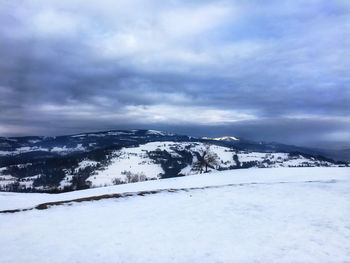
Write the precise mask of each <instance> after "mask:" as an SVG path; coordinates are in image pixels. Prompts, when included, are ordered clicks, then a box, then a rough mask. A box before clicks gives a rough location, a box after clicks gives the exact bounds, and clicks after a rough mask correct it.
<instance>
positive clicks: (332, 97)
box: [0, 0, 350, 146]
mask: <svg viewBox="0 0 350 263" xmlns="http://www.w3.org/2000/svg"><path fill="white" fill-rule="evenodd" d="M131 128H145V129H147V128H153V129H161V130H167V131H171V132H179V133H187V134H190V135H195V136H222V135H233V136H240V137H245V138H250V139H255V140H265V141H280V142H285V143H293V144H297V145H309V146H329V145H347V146H348V145H350V142H349V141H350V2H349V1H348V0H334V1H329V0H302V1H301V0H282V1H281V0H264V1H261V0H231V1H226V0H222V1H221V0H218V1H207V0H192V1H189V0H186V1H185V0H183V1H177V0H169V1H164V0H128V1H125V0H124V1H119V0H99V1H95V0H51V1H47V0H0V136H16V135H34V134H36V135H59V134H71V133H77V132H86V131H98V130H106V129H131Z"/></svg>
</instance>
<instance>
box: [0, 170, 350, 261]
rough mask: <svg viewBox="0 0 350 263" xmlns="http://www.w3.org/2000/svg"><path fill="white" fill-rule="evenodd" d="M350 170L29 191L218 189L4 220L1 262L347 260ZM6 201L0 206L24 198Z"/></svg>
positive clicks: (238, 173)
mask: <svg viewBox="0 0 350 263" xmlns="http://www.w3.org/2000/svg"><path fill="white" fill-rule="evenodd" d="M349 171H350V169H349V168H275V169H248V170H234V171H225V172H220V173H211V174H205V175H197V176H187V177H182V178H176V179H168V180H159V181H151V182H143V183H136V184H130V185H120V186H113V187H107V188H99V189H89V190H85V191H77V192H74V193H66V194H59V195H43V194H26V197H27V198H26V199H27V200H34V199H36V200H37V201H38V199H40V198H39V196H40V195H41V196H54V197H56V199H57V197H59V196H62V195H66V197H68V196H69V195H71V196H70V197H72V196H76V197H78V196H80V197H82V196H84V195H87V194H98V193H100V194H102V193H111V192H118V191H120V192H123V191H125V190H127V191H135V190H142V189H143V190H144V189H158V188H177V187H193V186H195V187H200V186H214V185H220V186H221V187H218V188H206V189H198V190H191V191H188V192H185V191H182V192H177V193H167V192H164V193H159V194H155V195H149V196H133V197H128V198H124V199H108V200H101V201H94V202H83V203H75V204H73V205H71V206H68V205H64V206H58V207H52V208H49V209H47V210H40V211H39V210H33V211H27V212H19V213H14V214H0V226H1V235H0V255H1V258H0V262H1V263H7V262H27V263H31V262H36V263H40V262H52V263H55V262H84V263H89V262H136V263H142V262H155V263H157V262H162V263H163V262H315V263H319V262H349V261H350V245H349V244H350V222H349V218H350V209H349V208H350V191H349V187H350V180H349V179H350V173H349ZM310 181H312V182H310ZM228 183H234V185H231V186H227V184H228ZM252 183H254V184H252ZM225 185H226V186H225ZM4 194H5V195H6V198H4V196H3V195H1V198H0V204H2V203H3V202H4V201H5V202H10V200H12V198H14V199H16V196H19V195H20V194H11V193H4ZM43 199H44V198H42V200H43ZM6 200H7V201H6ZM15 205H18V203H17V204H15V203H13V206H15ZM13 208H15V207H13Z"/></svg>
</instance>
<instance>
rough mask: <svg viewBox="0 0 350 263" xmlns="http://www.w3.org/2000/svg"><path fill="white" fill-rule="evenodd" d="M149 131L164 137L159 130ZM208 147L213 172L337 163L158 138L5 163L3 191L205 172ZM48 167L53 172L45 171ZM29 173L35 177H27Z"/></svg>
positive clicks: (77, 186)
mask: <svg viewBox="0 0 350 263" xmlns="http://www.w3.org/2000/svg"><path fill="white" fill-rule="evenodd" d="M150 133H151V134H157V135H159V136H160V133H159V132H156V131H150ZM118 134H119V133H118ZM79 136H81V135H79ZM84 136H85V135H84ZM207 147H209V148H208V149H209V150H210V152H212V153H213V154H214V155H215V156H216V159H217V162H216V164H215V165H211V166H209V167H208V171H209V172H210V171H215V170H227V169H240V168H250V167H259V168H271V167H322V166H327V167H332V166H333V167H334V166H338V165H337V164H335V163H334V162H332V161H329V160H326V159H323V158H317V157H314V156H309V155H303V154H300V153H294V154H292V153H278V152H277V153H263V152H252V151H247V150H239V149H235V148H232V147H225V146H219V145H212V144H207V143H204V142H183V141H182V142H176V141H156V142H148V143H144V144H139V145H137V146H133V147H132V146H129V147H122V148H120V149H115V150H108V151H107V152H104V153H103V154H102V155H98V156H97V157H96V155H89V156H86V157H84V156H83V157H80V158H78V159H73V160H72V159H71V158H68V159H66V160H65V163H64V164H61V163H62V160H61V159H59V160H51V163H49V162H48V161H46V162H45V163H42V164H41V165H37V166H36V167H33V166H34V165H33V164H31V163H27V164H20V165H16V166H9V167H3V168H0V190H1V189H2V190H5V191H33V190H36V191H52V190H56V191H66V190H76V189H81V188H91V187H102V186H109V185H114V184H122V183H130V182H137V181H145V180H155V179H162V178H169V177H176V176H180V175H181V176H184V175H190V174H197V173H199V172H200V171H199V170H198V169H197V168H196V167H195V166H194V164H195V163H196V162H197V161H198V160H199V159H200V158H201V152H203V151H204V150H205V149H206V148H207ZM57 163H58V164H57ZM47 166H49V167H52V170H53V171H52V170H48V171H47V172H43V169H44V168H45V167H47ZM57 166H58V167H57ZM30 173H32V176H28V174H30Z"/></svg>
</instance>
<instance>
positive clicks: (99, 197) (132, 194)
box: [0, 179, 339, 214]
mask: <svg viewBox="0 0 350 263" xmlns="http://www.w3.org/2000/svg"><path fill="white" fill-rule="evenodd" d="M336 182H339V180H335V179H331V180H308V181H295V182H283V181H280V182H267V183H261V182H250V183H233V184H226V185H214V186H203V187H189V188H168V189H156V190H145V191H138V192H125V193H117V194H104V195H95V196H89V197H83V198H76V199H71V200H63V201H54V202H46V203H41V204H38V205H36V206H34V207H31V208H24V209H8V210H2V211H0V213H2V214H5V213H18V212H25V211H30V210H45V209H48V208H50V207H52V206H59V205H72V204H73V203H81V202H89V201H99V200H104V199H112V198H115V199H117V198H127V197H136V196H145V195H152V194H158V193H164V192H168V193H176V192H180V191H185V192H189V191H193V190H204V189H214V188H223V187H238V186H248V185H276V184H300V183H301V184H302V183H336Z"/></svg>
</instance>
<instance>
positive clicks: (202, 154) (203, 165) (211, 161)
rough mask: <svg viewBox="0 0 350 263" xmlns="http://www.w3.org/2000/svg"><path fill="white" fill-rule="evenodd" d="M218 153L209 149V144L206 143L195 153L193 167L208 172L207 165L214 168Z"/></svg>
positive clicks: (216, 163) (201, 171)
mask: <svg viewBox="0 0 350 263" xmlns="http://www.w3.org/2000/svg"><path fill="white" fill-rule="evenodd" d="M218 160H219V157H218V155H217V154H216V153H215V152H213V151H211V149H210V146H209V145H207V146H206V147H205V148H204V149H201V150H200V151H199V152H198V153H197V161H196V162H194V163H193V169H194V170H197V171H199V172H200V173H203V171H204V172H205V173H207V172H208V167H210V168H215V166H217V165H218Z"/></svg>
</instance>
